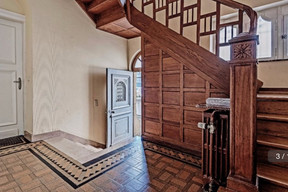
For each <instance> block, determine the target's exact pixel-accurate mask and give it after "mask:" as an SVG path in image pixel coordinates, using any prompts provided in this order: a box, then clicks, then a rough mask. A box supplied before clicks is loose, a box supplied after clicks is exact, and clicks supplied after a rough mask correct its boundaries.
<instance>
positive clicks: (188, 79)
mask: <svg viewBox="0 0 288 192" xmlns="http://www.w3.org/2000/svg"><path fill="white" fill-rule="evenodd" d="M141 38H142V52H141V54H142V58H143V60H142V62H143V65H142V66H143V67H142V79H143V83H142V89H143V91H142V93H143V98H142V99H143V107H142V112H143V116H142V117H143V126H142V127H143V129H142V134H143V138H144V139H148V140H152V141H156V142H160V143H163V142H164V143H165V144H170V145H173V146H175V147H176V148H181V149H186V151H189V152H192V153H194V154H196V155H199V156H200V155H201V144H202V143H201V142H202V141H201V129H199V128H198V127H197V123H198V122H201V121H202V111H203V109H199V108H196V107H195V106H196V105H197V104H200V103H205V101H206V98H208V97H228V96H227V95H225V94H224V93H223V92H222V91H221V90H218V89H217V88H215V87H214V86H213V85H211V84H210V83H209V82H207V81H206V80H204V79H202V78H201V77H199V76H198V75H196V74H195V73H194V72H193V71H191V70H189V69H188V68H186V67H185V66H184V65H183V64H182V63H179V62H178V61H176V60H175V59H173V58H172V57H170V55H168V54H166V53H165V52H163V51H162V50H161V49H159V48H157V47H156V46H155V45H154V44H153V43H152V42H149V41H148V40H147V39H145V36H144V35H142V37H141ZM168 41H169V40H168ZM191 59H193V58H191ZM215 73H217V71H215Z"/></svg>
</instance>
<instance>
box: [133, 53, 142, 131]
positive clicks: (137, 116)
mask: <svg viewBox="0 0 288 192" xmlns="http://www.w3.org/2000/svg"><path fill="white" fill-rule="evenodd" d="M141 68H142V60H141V51H140V52H139V53H138V54H136V55H135V57H134V59H133V61H132V64H131V69H132V71H133V72H134V136H141V133H142V118H141V115H142V74H141Z"/></svg>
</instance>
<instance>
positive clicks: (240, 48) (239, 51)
mask: <svg viewBox="0 0 288 192" xmlns="http://www.w3.org/2000/svg"><path fill="white" fill-rule="evenodd" d="M233 57H234V59H249V58H252V57H253V54H252V44H251V43H241V44H236V45H235V46H234V51H233Z"/></svg>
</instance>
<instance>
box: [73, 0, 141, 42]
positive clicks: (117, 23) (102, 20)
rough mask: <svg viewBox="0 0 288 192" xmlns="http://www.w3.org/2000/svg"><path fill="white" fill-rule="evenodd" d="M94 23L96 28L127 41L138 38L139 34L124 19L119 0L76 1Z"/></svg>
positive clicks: (124, 15)
mask: <svg viewBox="0 0 288 192" xmlns="http://www.w3.org/2000/svg"><path fill="white" fill-rule="evenodd" d="M76 2H77V3H78V4H79V5H80V7H81V8H82V9H83V10H84V11H85V12H86V13H87V15H88V16H89V17H90V18H91V19H92V20H93V21H94V23H95V24H96V28H97V29H100V30H103V31H106V32H109V33H113V34H115V35H118V36H120V37H124V38H127V39H130V38H134V37H139V36H140V34H141V32H140V31H139V30H138V29H137V28H135V27H134V26H132V25H131V24H130V23H129V22H128V20H127V19H126V14H125V11H124V9H123V6H122V2H121V1H119V0H76Z"/></svg>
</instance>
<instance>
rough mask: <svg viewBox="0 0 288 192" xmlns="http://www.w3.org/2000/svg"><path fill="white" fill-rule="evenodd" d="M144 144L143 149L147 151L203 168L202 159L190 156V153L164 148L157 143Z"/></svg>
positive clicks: (145, 142)
mask: <svg viewBox="0 0 288 192" xmlns="http://www.w3.org/2000/svg"><path fill="white" fill-rule="evenodd" d="M142 143H143V147H144V149H145V150H150V151H153V152H156V153H159V154H161V155H165V156H167V157H170V158H173V159H176V160H179V161H182V162H184V163H188V164H190V165H194V166H196V167H199V168H201V158H200V157H197V156H194V155H191V154H188V153H184V152H181V151H178V150H174V149H171V148H168V147H164V146H162V145H159V144H156V143H152V142H149V141H145V140H143V141H142Z"/></svg>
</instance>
